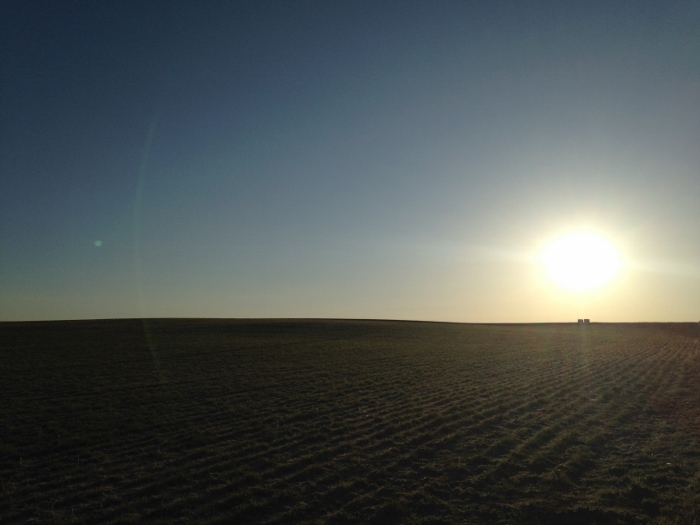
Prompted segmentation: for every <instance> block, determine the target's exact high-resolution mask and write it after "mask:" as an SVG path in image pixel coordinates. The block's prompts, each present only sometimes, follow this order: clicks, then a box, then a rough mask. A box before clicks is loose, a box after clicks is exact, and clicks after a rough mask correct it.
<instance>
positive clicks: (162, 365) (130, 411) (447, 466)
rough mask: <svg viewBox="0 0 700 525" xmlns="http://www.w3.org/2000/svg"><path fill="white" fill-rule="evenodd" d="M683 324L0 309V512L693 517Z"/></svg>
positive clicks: (697, 350) (296, 519)
mask: <svg viewBox="0 0 700 525" xmlns="http://www.w3.org/2000/svg"><path fill="white" fill-rule="evenodd" d="M699 338H700V328H699V327H698V326H697V325H691V324H673V325H670V324H619V325H617V324H591V325H588V326H578V325H576V324H571V325H569V324H558V325H460V324H439V323H409V322H383V321H304V320H290V321H263V320H260V321H228V320H148V321H138V320H120V321H81V322H56V323H0V400H1V402H0V428H2V432H1V433H0V491H1V492H0V523H3V524H5V523H8V524H9V523H27V522H31V521H34V522H42V523H51V522H54V523H58V522H60V523H87V522H102V523H137V522H139V523H142V522H150V523H153V522H162V523H171V522H181V523H185V522H201V523H433V524H434V523H462V522H466V523H533V524H534V523H569V524H571V523H598V524H613V523H659V524H671V523H679V524H681V523H688V524H690V523H697V522H698V521H700V423H699V422H700V395H699V394H698V392H700V389H698V384H700V382H699V380H700V344H699V343H698V339H699Z"/></svg>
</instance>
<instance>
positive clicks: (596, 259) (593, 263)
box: [542, 232, 620, 290]
mask: <svg viewBox="0 0 700 525" xmlns="http://www.w3.org/2000/svg"><path fill="white" fill-rule="evenodd" d="M542 262H543V263H544V265H545V267H546V268H547V272H548V273H549V276H550V277H551V278H552V279H553V280H554V281H555V282H557V283H558V284H559V285H561V286H563V287H564V288H569V289H571V290H592V289H594V288H598V287H600V286H601V285H603V284H605V283H606V282H608V281H609V280H610V279H611V278H612V277H613V276H614V275H615V273H616V272H617V269H618V268H619V266H620V259H619V258H618V256H617V253H616V252H615V249H614V248H613V247H612V246H611V245H610V244H609V243H608V242H607V241H605V240H604V239H603V238H601V237H599V236H598V235H595V234H593V233H587V232H576V233H569V234H567V235H565V236H563V237H560V238H559V239H557V240H556V241H554V242H553V243H552V244H550V245H549V246H548V247H547V248H546V249H545V251H544V253H543V254H542Z"/></svg>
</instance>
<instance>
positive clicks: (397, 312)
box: [0, 0, 700, 322]
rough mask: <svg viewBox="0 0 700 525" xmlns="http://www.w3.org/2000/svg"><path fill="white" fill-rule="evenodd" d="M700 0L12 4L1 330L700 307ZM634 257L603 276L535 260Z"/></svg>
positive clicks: (7, 7)
mask: <svg viewBox="0 0 700 525" xmlns="http://www.w3.org/2000/svg"><path fill="white" fill-rule="evenodd" d="M698 27H700V4H698V3H697V2H690V1H688V2H686V1H672V2H667V1H658V2H648V1H634V2H633V1H622V2H610V1H591V2H574V1H571V2H568V1H566V2H561V1H551V2H521V1H514V2H500V1H494V2H467V1H454V2H450V1H437V2H427V1H420V2H412V1H408V0H407V1H391V2H382V1H376V0H375V1H367V2H364V1H358V0H353V1H347V2H340V1H339V2H325V1H315V2H304V1H300V2H288V1H253V2H245V1H237V2H214V1H202V2H193V1H177V0H167V1H165V0H163V1H155V0H154V1H99V2H93V1H89V2H88V1H85V2H80V1H73V2H54V1H31V2H27V1H24V0H5V1H3V2H2V3H1V4H0V78H1V79H2V80H1V81H0V133H1V136H0V220H1V226H0V250H1V251H0V320H15V319H17V320H29V319H74V318H103V317H141V316H148V317H166V316H167V317H173V316H175V317H353V318H395V319H425V320H444V321H466V322H500V321H504V322H531V321H532V322H534V321H570V320H572V319H575V318H577V317H590V318H592V319H593V320H600V321H696V320H698V319H700V147H699V145H700V31H698ZM580 228H584V229H593V230H595V231H597V232H599V233H601V234H602V235H604V236H605V237H606V238H607V239H608V240H609V241H610V242H612V243H613V244H614V245H615V247H616V248H617V250H618V252H619V254H620V257H622V259H623V267H622V268H621V270H620V272H619V274H618V276H617V277H616V278H615V279H614V280H613V281H611V282H610V283H609V284H608V285H606V286H604V287H602V288H600V289H599V290H596V291H592V292H585V293H583V292H576V293H574V292H569V291H566V290H563V289H560V288H558V287H557V286H556V285H555V284H553V283H552V282H551V281H550V280H548V279H547V276H546V275H545V274H544V272H543V269H542V267H541V266H542V265H541V264H540V262H539V261H538V255H537V254H538V253H539V252H541V251H542V249H543V246H545V245H546V243H547V242H548V241H549V240H551V239H552V238H554V237H556V236H557V235H558V234H560V233H562V232H565V231H568V230H570V229H580Z"/></svg>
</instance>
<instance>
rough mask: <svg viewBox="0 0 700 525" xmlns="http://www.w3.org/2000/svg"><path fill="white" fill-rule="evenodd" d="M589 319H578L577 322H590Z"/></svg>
mask: <svg viewBox="0 0 700 525" xmlns="http://www.w3.org/2000/svg"><path fill="white" fill-rule="evenodd" d="M590 323H591V320H590V319H579V320H578V324H590Z"/></svg>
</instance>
